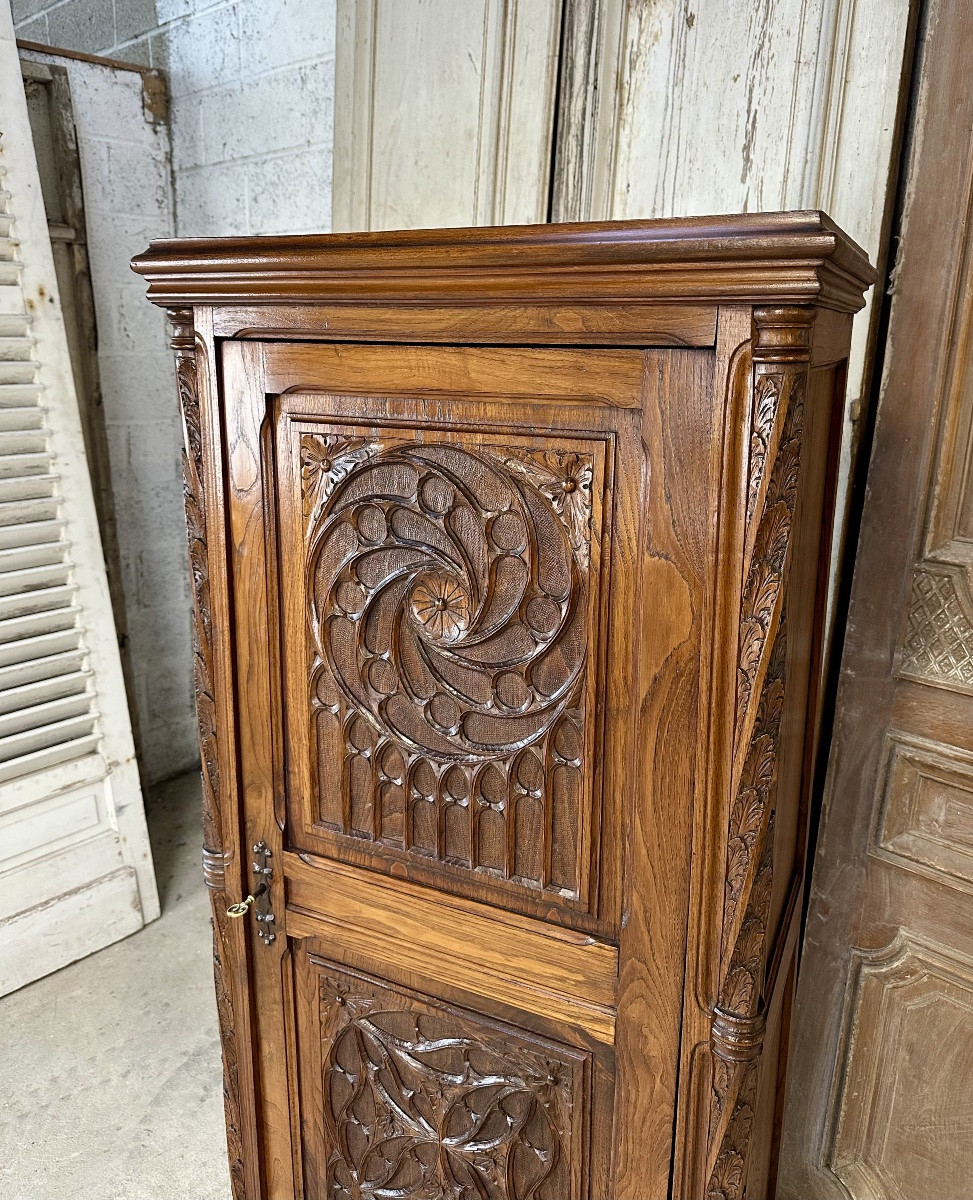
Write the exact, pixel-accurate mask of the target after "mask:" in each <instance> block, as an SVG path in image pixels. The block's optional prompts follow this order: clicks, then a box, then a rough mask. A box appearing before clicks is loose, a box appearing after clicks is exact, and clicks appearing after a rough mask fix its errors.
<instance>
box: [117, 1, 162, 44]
mask: <svg viewBox="0 0 973 1200" xmlns="http://www.w3.org/2000/svg"><path fill="white" fill-rule="evenodd" d="M156 8H157V4H156V0H115V38H116V43H117V44H121V43H122V42H127V41H130V40H131V39H132V38H137V37H141V35H142V34H144V33H151V32H152V31H153V30H155V29H158V27H159V18H158V16H157V15H156Z"/></svg>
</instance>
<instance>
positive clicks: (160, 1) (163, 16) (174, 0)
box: [155, 0, 195, 25]
mask: <svg viewBox="0 0 973 1200" xmlns="http://www.w3.org/2000/svg"><path fill="white" fill-rule="evenodd" d="M194 7H195V6H194V5H193V0H155V12H156V20H157V21H158V24H160V25H165V24H166V23H167V22H168V21H177V20H178V19H179V18H180V17H188V16H189V14H190V13H191V12H192V11H193V9H194Z"/></svg>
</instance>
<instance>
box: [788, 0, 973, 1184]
mask: <svg viewBox="0 0 973 1200" xmlns="http://www.w3.org/2000/svg"><path fill="white" fill-rule="evenodd" d="M926 15H927V16H928V18H929V19H928V22H926V21H925V18H923V25H924V28H922V27H921V28H920V39H921V53H920V55H919V63H920V70H919V76H918V78H917V81H916V84H915V87H916V96H918V97H921V103H919V104H917V105H915V106H913V110H912V128H911V130H910V133H909V138H908V143H907V144H908V145H909V147H910V161H909V163H908V165H907V177H906V178H905V180H904V181H903V185H902V194H903V196H904V197H905V198H906V199H905V202H904V209H903V213H902V217H901V235H902V236H901V238H899V239H894V241H895V242H896V244H897V245H898V251H897V261H896V263H895V270H894V278H895V288H894V295H893V297H892V300H891V307H890V310H889V317H888V339H887V345H886V351H885V359H884V369H883V372H882V380H881V391H880V395H879V398H878V405H877V414H876V420H875V432H874V442H873V446H872V453H871V461H870V464H869V473H868V487H867V491H866V493H865V495H864V506H863V512H862V528H861V536H860V540H859V545H858V551H857V559H856V563H855V577H854V582H853V588H852V594H851V598H850V606H849V611H848V620H847V631H846V635H845V645H844V649H843V656H842V666H841V676H840V680H839V685H838V692H837V700H836V705H835V713H836V715H835V726H834V735H833V741H832V747H831V754H830V763H829V778H828V783H827V787H826V791H825V797H824V804H823V813H822V826H821V836H820V838H819V843H818V850H817V858H816V862H815V867H814V882H813V888H812V892H811V898H810V904H809V911H808V921H807V933H806V938H805V946H804V955H803V959H802V967H801V971H802V975H801V988H800V992H799V994H798V1004H797V1008H796V1013H795V1057H796V1060H797V1061H796V1062H795V1065H794V1068H792V1073H791V1083H790V1089H789V1090H790V1095H789V1100H788V1114H789V1115H788V1118H787V1122H786V1125H785V1129H784V1136H783V1150H782V1160H781V1180H780V1188H779V1193H780V1195H781V1196H782V1197H787V1198H788V1200H790V1198H793V1200H806V1198H808V1197H812V1198H815V1200H818V1198H820V1200H825V1198H827V1200H830V1198H831V1197H833V1196H836V1195H841V1196H850V1197H854V1198H855V1200H864V1198H865V1197H868V1200H927V1197H936V1198H937V1200H938V1198H940V1197H941V1198H942V1200H954V1198H955V1200H961V1198H964V1197H966V1196H968V1195H970V1194H971V1187H970V1170H971V1156H970V1152H969V1147H970V1132H971V1123H970V1118H969V1096H968V1092H969V1085H968V1077H969V1068H970V1054H969V1052H968V1050H967V1047H968V1044H969V1042H968V1039H969V1035H970V1030H971V1024H970V1014H971V1011H973V1008H971V1000H973V938H971V923H970V904H969V901H970V894H971V890H973V871H971V865H973V804H971V799H973V703H971V693H973V593H971V587H970V584H971V562H973V556H971V555H970V541H969V524H968V513H969V511H970V495H971V487H970V483H971V480H970V463H971V462H973V436H971V431H973V340H971V333H973V289H971V283H973V238H971V225H970V219H969V218H970V212H971V211H973V209H971V198H973V140H971V136H970V131H971V129H973V96H971V93H970V90H969V87H968V84H967V76H968V63H967V59H968V53H967V49H966V48H967V46H968V45H969V43H970V39H971V37H973V10H971V9H970V8H969V6H968V5H939V6H938V8H937V7H936V6H931V7H930V8H929V11H928V13H927V14H926Z"/></svg>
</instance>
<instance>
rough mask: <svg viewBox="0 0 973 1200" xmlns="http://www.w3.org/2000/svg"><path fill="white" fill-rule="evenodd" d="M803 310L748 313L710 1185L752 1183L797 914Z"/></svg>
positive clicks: (806, 627) (813, 637)
mask: <svg viewBox="0 0 973 1200" xmlns="http://www.w3.org/2000/svg"><path fill="white" fill-rule="evenodd" d="M813 320H814V312H813V310H810V309H799V308H778V309H760V310H755V312H754V326H755V344H754V356H753V357H754V367H753V379H752V393H751V412H750V442H749V453H748V455H747V457H746V461H745V465H744V470H745V474H746V486H747V504H746V512H745V526H744V538H743V561H742V575H741V578H742V592H741V601H740V619H739V634H738V639H737V671H736V681H735V689H734V691H735V695H733V696H732V697H728V698H727V700H728V702H729V704H728V706H729V707H731V708H732V711H733V712H734V731H733V752H732V766H731V770H730V773H729V777H728V778H729V785H730V786H729V793H728V795H727V802H728V805H729V808H728V820H727V825H726V855H725V870H724V882H723V892H724V894H723V904H722V930H721V934H720V939H719V945H720V956H719V959H720V961H719V972H718V978H717V981H716V994H715V1004H714V1015H713V1021H712V1030H711V1047H712V1054H713V1058H712V1064H713V1068H712V1069H713V1077H712V1085H711V1095H710V1099H709V1111H710V1116H709V1133H708V1137H707V1146H706V1152H705V1176H706V1179H707V1180H708V1186H709V1188H710V1190H711V1191H718V1192H722V1193H723V1194H725V1195H726V1196H728V1197H731V1198H737V1197H742V1196H743V1195H744V1194H746V1195H748V1196H749V1195H754V1196H757V1195H761V1194H763V1192H762V1191H761V1189H762V1188H763V1187H764V1183H765V1182H766V1180H767V1179H769V1178H770V1177H771V1176H772V1173H773V1172H772V1168H773V1164H772V1162H771V1161H770V1159H771V1157H772V1154H773V1145H774V1137H773V1125H774V1120H775V1111H776V1099H775V1096H776V1090H777V1080H778V1075H779V1072H780V1068H781V1063H780V1045H781V1043H780V1036H779V1029H778V1026H779V1021H780V1016H781V1014H782V1013H783V1012H784V1011H785V1010H786V1008H787V1003H786V1000H787V997H786V996H785V994H784V992H785V990H786V989H787V988H788V987H789V986H790V982H789V981H790V978H791V972H790V967H791V961H792V958H793V953H794V945H795V939H796V923H797V921H798V920H799V917H800V898H801V881H802V873H803V853H804V837H805V831H804V826H805V824H806V815H807V803H806V798H807V787H808V786H809V785H810V779H811V769H812V766H813V758H814V745H815V741H816V738H817V726H818V697H819V685H820V678H821V657H822V645H823V637H822V627H823V619H824V604H825V593H826V582H827V573H826V571H825V570H823V569H822V562H821V553H822V548H823V549H824V551H825V552H826V550H827V546H828V538H827V530H828V529H830V522H831V517H832V507H833V479H834V470H833V466H834V461H833V460H834V456H833V454H832V449H833V447H834V442H835V438H834V436H833V435H834V434H835V425H834V421H833V402H834V399H835V396H836V390H837V381H838V379H839V378H843V371H842V370H841V369H840V368H834V367H827V368H823V369H820V370H817V371H814V372H811V373H809V372H808V361H809V358H810V338H811V328H812V323H813ZM822 530H824V531H825V533H824V536H823V537H822ZM757 1158H759V1159H760V1161H759V1162H758V1161H757ZM751 1172H752V1174H751ZM761 1180H762V1181H764V1183H762V1182H761Z"/></svg>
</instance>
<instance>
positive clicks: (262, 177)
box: [247, 143, 331, 233]
mask: <svg viewBox="0 0 973 1200" xmlns="http://www.w3.org/2000/svg"><path fill="white" fill-rule="evenodd" d="M247 199H248V204H249V219H250V232H251V233H309V232H323V233H326V232H327V231H328V230H329V229H330V228H331V146H330V143H328V144H322V145H318V146H309V147H308V148H307V149H305V150H299V151H294V152H292V153H290V154H282V155H278V156H275V157H274V158H266V159H262V160H261V161H259V162H253V163H249V164H248V166H247Z"/></svg>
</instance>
